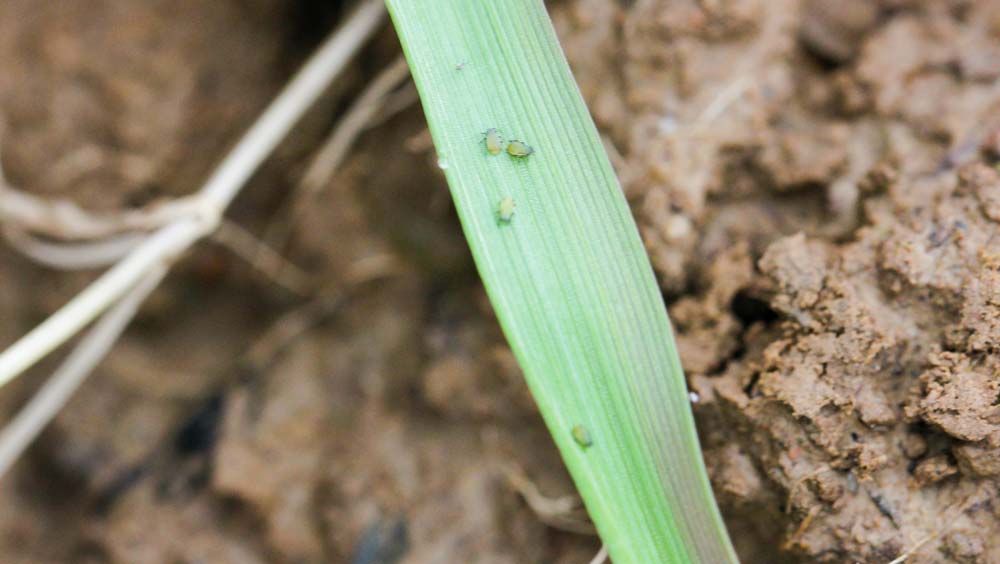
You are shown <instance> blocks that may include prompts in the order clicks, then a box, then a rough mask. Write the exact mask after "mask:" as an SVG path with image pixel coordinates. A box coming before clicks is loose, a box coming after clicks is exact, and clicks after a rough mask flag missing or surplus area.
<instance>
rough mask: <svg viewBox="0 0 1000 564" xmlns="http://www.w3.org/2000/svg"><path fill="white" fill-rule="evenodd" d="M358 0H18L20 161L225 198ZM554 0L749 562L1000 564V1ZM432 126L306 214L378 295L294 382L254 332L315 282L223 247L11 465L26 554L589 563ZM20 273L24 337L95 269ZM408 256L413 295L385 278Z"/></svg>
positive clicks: (254, 191) (382, 151) (334, 319)
mask: <svg viewBox="0 0 1000 564" xmlns="http://www.w3.org/2000/svg"><path fill="white" fill-rule="evenodd" d="M320 4H323V5H324V6H327V7H326V8H324V9H320V8H318V6H319V5H320ZM337 4H338V3H336V2H325V3H324V2H318V3H310V2H304V1H303V2H298V3H296V2H281V1H279V0H252V1H250V0H223V1H219V2H200V1H195V0H185V1H182V2H165V1H158V0H148V1H146V2H128V3H123V2H113V1H111V0H102V1H99V2H87V3H84V2H63V1H55V0H49V1H39V0H9V1H6V2H3V3H2V4H0V44H2V45H3V46H4V49H0V68H3V69H5V72H4V74H2V75H0V109H2V111H3V113H4V119H5V123H6V125H7V127H6V130H5V132H4V140H3V148H4V152H3V158H4V165H5V169H6V171H7V173H8V175H9V176H10V177H11V179H12V180H13V181H14V182H15V183H17V184H18V185H20V186H23V187H25V188H26V189H31V190H33V191H35V192H38V193H42V194H45V195H49V196H64V197H70V198H73V199H75V200H76V201H78V202H79V203H80V204H81V205H86V206H88V207H90V208H94V209H105V210H106V209H114V208H117V207H119V206H120V205H123V204H135V203H143V202H147V201H151V200H154V199H156V198H157V197H162V196H165V195H177V194H183V193H186V192H188V191H190V190H191V189H192V187H193V186H194V185H196V183H197V181H198V179H200V178H202V177H203V176H204V174H205V172H206V171H207V170H209V168H210V167H211V165H212V163H213V162H214V160H215V158H216V157H217V155H219V154H220V153H221V151H223V150H224V148H225V147H226V146H227V144H228V143H230V142H232V140H233V139H234V138H235V136H236V135H238V133H239V131H240V130H241V129H242V128H243V127H245V126H246V124H247V123H249V121H250V120H251V119H252V118H253V115H254V113H255V112H256V111H257V110H258V109H259V108H260V107H261V106H262V105H263V104H264V103H266V101H267V100H268V99H269V97H270V96H272V95H273V94H274V92H275V90H276V89H277V88H278V87H279V86H280V84H281V83H282V81H283V80H284V79H285V78H286V77H287V76H288V73H289V72H290V69H291V68H294V65H295V62H296V61H300V60H301V58H302V56H303V55H304V54H305V53H307V52H308V49H309V48H310V47H311V46H312V45H313V44H314V43H315V41H316V40H318V38H319V37H320V33H321V32H322V30H323V29H328V28H329V27H331V26H332V25H333V24H334V22H335V20H336V18H337V17H338V15H339V13H340V12H338V9H337V8H336V6H337ZM549 5H550V9H551V10H552V13H553V19H554V22H555V24H556V27H557V30H558V32H559V35H560V38H561V40H562V41H563V45H564V48H565V50H566V54H567V57H568V58H569V60H570V63H571V65H572V66H573V69H574V72H575V74H576V77H577V79H578V81H579V83H580V86H581V89H582V91H583V93H584V96H585V97H586V99H587V102H588V104H589V106H590V108H591V110H592V112H593V114H594V116H595V119H596V121H597V123H598V126H599V128H600V129H601V131H602V133H603V134H604V136H605V141H606V144H607V147H608V148H609V152H610V153H611V154H612V157H613V161H614V164H615V166H616V168H617V170H618V173H619V175H620V178H621V180H622V183H623V188H624V189H625V191H626V194H627V196H628V198H629V201H630V203H631V204H632V206H633V210H634V212H635V214H636V216H637V220H638V222H639V226H640V229H641V231H642V234H643V237H644V240H645V242H646V246H647V249H648V251H649V254H650V257H651V259H652V261H653V264H654V267H655V269H656V272H657V275H658V277H659V280H660V282H661V285H662V288H663V292H664V296H665V297H666V299H667V302H668V306H669V309H670V314H671V317H672V319H673V321H674V324H675V328H676V334H677V339H678V344H679V346H680V349H681V356H682V358H683V361H684V365H685V367H686V369H687V372H688V378H689V382H690V385H691V388H692V390H693V391H694V392H695V393H696V398H697V403H696V404H695V406H694V407H695V413H696V416H697V418H698V423H699V430H700V432H701V434H702V440H703V446H704V453H705V459H706V463H707V465H708V468H709V471H710V474H711V477H712V481H713V484H714V486H715V490H716V494H717V497H718V499H719V501H720V504H721V505H722V507H723V511H724V513H725V516H726V518H727V521H728V523H729V525H730V529H731V531H732V534H733V538H734V541H735V543H736V544H737V546H738V549H739V552H740V555H741V558H742V560H743V561H744V562H748V563H768V564H769V563H776V562H865V563H888V562H890V561H892V560H894V559H896V558H899V557H900V556H902V555H904V554H906V555H907V560H906V562H910V563H924V564H928V563H942V562H945V563H947V562H957V563H983V564H995V563H1000V541H997V540H996V539H998V538H1000V499H998V493H997V492H998V489H997V488H998V479H1000V346H998V342H1000V173H998V163H1000V86H998V85H1000V2H997V1H995V0H981V1H971V0H871V1H866V0H844V1H841V2H836V3H831V2H822V1H819V0H773V1H771V0H714V1H704V0H702V1H695V0H670V1H667V0H627V1H626V0H621V1H619V2H609V1H606V0H562V1H559V2H551V3H549ZM330 6H333V8H330ZM831 6H832V7H831ZM177 21H184V22H188V25H182V26H179V25H174V23H175V22H177ZM308 24H311V25H308ZM310 38H311V39H310ZM85 52H91V53H98V54H100V55H101V56H98V57H84V56H81V55H80V54H81V53H85ZM397 53H398V46H397V45H396V43H395V40H394V38H393V35H392V32H391V30H390V29H388V28H385V29H383V30H382V31H381V32H380V33H379V36H378V37H377V38H376V39H375V40H374V42H373V43H372V44H371V45H369V46H368V47H367V48H366V49H365V51H364V53H363V55H362V57H360V59H359V61H358V62H357V63H356V64H354V65H353V67H352V69H351V71H350V72H349V73H348V74H347V76H346V77H345V79H344V80H343V81H341V82H340V83H339V84H338V86H337V87H335V88H334V89H333V92H331V94H330V96H329V99H328V100H326V101H325V102H324V103H323V104H322V105H321V107H320V108H318V109H317V110H316V111H315V112H314V115H313V116H312V117H311V118H310V120H308V122H307V124H306V126H305V127H304V128H302V129H300V130H299V131H298V132H297V133H296V136H295V137H294V138H293V139H292V140H290V142H289V144H288V145H287V146H285V147H283V148H282V150H281V151H280V152H279V155H278V156H277V158H276V159H275V160H274V161H273V162H272V163H270V164H269V165H268V166H267V167H266V168H265V169H264V170H263V171H262V173H261V174H260V175H259V176H258V178H256V179H255V181H254V183H252V185H251V186H250V187H249V188H248V191H247V193H246V194H245V196H244V197H241V199H240V201H239V202H238V204H237V208H236V209H235V210H234V214H233V217H234V219H235V220H236V221H237V222H239V223H241V224H242V225H244V226H246V227H247V228H248V229H250V230H252V231H254V232H257V233H261V232H263V231H264V230H265V228H266V227H267V226H268V225H269V224H270V222H271V221H273V220H274V217H273V215H274V210H275V209H280V206H279V205H278V204H280V203H281V202H280V195H281V194H283V193H287V191H288V189H289V188H290V187H291V186H292V185H293V184H294V182H295V180H296V178H297V176H296V175H297V174H298V172H297V171H298V170H299V169H300V168H301V167H302V165H303V163H304V162H305V160H306V158H307V157H308V155H309V151H311V150H312V149H313V148H314V147H315V146H316V144H317V143H318V142H319V140H320V139H321V138H322V136H323V135H324V134H325V133H326V131H327V130H328V129H329V127H330V126H331V125H332V124H333V123H334V122H335V118H336V116H338V115H340V114H341V113H342V111H343V109H344V108H345V107H346V105H347V104H349V103H350V101H351V100H352V99H353V97H354V96H356V95H357V92H358V91H359V90H360V89H361V88H363V86H364V84H365V83H366V82H367V80H370V78H371V77H372V76H373V75H374V74H375V72H377V70H378V69H379V68H381V67H382V66H383V65H384V64H387V63H388V62H389V61H391V60H392V58H393V57H395V56H396V54H397ZM424 131H425V126H424V124H423V118H422V115H421V114H420V111H419V108H416V107H413V108H410V109H409V110H407V111H405V112H403V113H401V114H400V115H398V116H396V117H394V118H392V119H390V120H388V121H386V122H385V123H382V124H380V125H378V126H377V127H375V128H374V129H372V130H371V131H369V132H368V133H366V134H365V135H364V136H363V137H362V139H361V140H360V142H359V144H358V146H357V147H356V148H355V150H354V151H353V152H352V155H351V158H350V159H348V162H347V163H345V165H344V166H343V168H342V170H341V171H340V172H339V173H338V174H337V177H336V178H335V180H334V182H333V183H332V185H331V186H330V187H329V188H328V189H327V191H326V193H325V194H324V195H323V198H324V200H322V201H323V202H333V203H332V204H330V205H326V204H323V205H314V206H311V207H310V208H309V209H308V210H307V212H306V214H305V216H304V217H303V218H302V221H301V223H299V224H298V225H297V226H296V229H294V231H293V233H292V238H291V244H290V245H289V247H288V249H287V251H288V255H289V257H290V258H291V259H292V260H294V261H295V262H296V263H298V264H301V265H303V266H304V267H306V268H308V269H309V271H310V272H313V273H315V274H317V275H318V276H320V277H322V278H323V279H324V280H325V281H326V282H327V284H328V285H329V287H330V288H332V289H334V290H336V291H337V292H339V293H340V295H342V296H343V299H342V300H340V301H339V302H337V305H336V307H335V308H333V310H332V315H330V316H328V318H327V321H326V322H325V323H324V324H322V325H320V326H318V327H317V328H316V329H315V330H314V331H311V332H309V333H308V334H307V335H306V336H305V337H303V338H302V339H299V340H298V341H296V342H295V343H294V344H293V345H292V346H291V347H290V348H289V349H287V350H285V351H283V352H282V353H281V354H278V355H276V356H275V357H274V358H271V359H269V360H268V362H266V363H263V364H251V365H248V364H247V363H246V362H245V358H246V357H245V352H246V349H247V347H248V343H253V342H255V340H256V339H258V338H259V337H260V336H261V335H262V334H264V333H265V331H266V330H267V329H268V327H269V326H270V325H271V323H272V322H273V321H274V320H275V319H277V318H279V317H280V316H281V315H282V314H284V313H287V312H288V311H290V310H292V309H293V308H294V307H296V306H297V305H298V304H299V303H301V301H300V299H299V298H296V297H294V296H289V295H287V294H284V293H282V292H281V291H280V290H278V289H276V288H275V287H274V286H273V285H271V284H270V283H269V282H268V281H267V280H263V279H261V278H260V277H259V276H258V275H257V274H255V273H254V271H252V270H251V269H250V268H249V267H247V266H246V265H244V264H243V263H241V262H240V261H239V260H237V259H235V258H234V257H232V256H231V255H230V254H228V253H227V252H226V251H224V250H220V249H218V248H215V247H213V246H211V245H202V246H200V247H199V248H198V250H196V251H195V252H194V253H193V254H192V256H191V257H189V258H188V259H187V260H185V261H184V262H183V263H182V264H181V265H179V268H178V269H177V272H176V273H175V275H173V276H172V277H171V279H170V280H169V281H168V283H167V284H166V285H165V286H164V288H162V289H161V290H160V291H158V293H157V294H156V295H154V297H153V299H152V301H151V303H150V304H149V305H148V307H147V308H146V309H145V310H144V312H143V313H142V315H141V316H140V318H139V319H138V322H137V323H136V325H135V326H134V327H133V328H132V329H131V331H130V332H129V333H128V334H127V335H126V336H125V338H124V339H123V340H122V342H121V344H120V346H119V347H118V348H117V349H116V350H115V351H114V353H113V354H112V355H111V356H110V357H109V359H108V361H107V362H106V363H105V364H104V365H102V367H101V368H100V370H98V372H97V373H96V374H95V375H94V377H93V379H92V380H90V381H89V382H88V383H87V385H86V386H85V387H84V388H83V389H82V390H81V392H80V394H79V395H78V396H77V397H76V398H75V399H74V400H73V402H72V403H71V404H70V405H69V406H68V407H67V409H66V410H65V411H64V412H63V413H62V414H60V416H59V418H58V419H57V420H56V421H55V422H54V424H53V425H52V427H51V428H50V429H49V431H48V432H47V433H46V434H45V436H43V437H42V439H41V441H40V442H39V443H38V444H37V445H36V446H35V447H34V448H33V449H32V451H31V452H30V453H29V454H28V456H27V457H26V459H25V460H24V461H22V462H21V463H20V464H19V466H18V467H17V468H16V469H15V471H14V473H13V474H12V476H11V479H5V480H3V481H2V482H0V508H2V510H0V553H2V554H3V555H4V558H3V560H4V561H5V562H24V563H27V562H86V563H105V562H108V563H130V564H131V563H175V562H213V563H215V562H220V563H226V562H232V563H254V562H289V563H291V562H351V563H354V564H376V563H386V564H387V563H396V562H399V563H405V564H425V563H426V564H437V563H440V562H477V563H479V562H482V563H488V564H493V563H495V564H513V563H520V562H546V563H553V564H576V563H580V562H587V561H589V558H590V557H591V556H592V555H593V554H594V553H595V552H596V550H597V548H598V543H597V541H596V540H595V539H594V538H593V537H592V536H589V535H586V534H580V533H581V532H584V531H585V530H586V527H580V526H578V525H579V523H576V524H575V525H574V526H568V524H567V522H566V520H565V519H563V520H560V516H558V515H551V514H550V515H544V514H543V515H540V514H539V513H537V512H536V511H533V510H532V509H531V508H530V507H529V506H528V505H527V503H526V502H525V499H524V496H523V495H521V493H523V491H524V488H523V487H522V488H520V489H521V493H518V491H516V490H517V489H518V488H515V487H513V486H512V483H513V481H512V480H510V479H508V478H509V474H508V473H507V470H505V469H509V468H510V467H511V464H513V465H514V466H515V467H516V468H518V469H519V471H520V472H521V473H523V475H524V476H527V477H528V478H530V481H531V483H533V484H534V485H535V486H537V488H538V490H539V491H540V492H541V493H542V494H543V495H545V496H549V497H553V498H554V497H557V496H560V495H563V494H569V493H571V492H572V485H571V483H570V482H569V481H568V478H567V477H566V475H565V473H564V472H563V470H562V467H561V464H560V462H559V460H558V456H557V454H556V453H555V451H554V448H553V446H552V445H551V441H550V439H549V438H548V436H547V434H546V432H545V430H544V428H543V426H542V424H541V421H540V419H539V417H538V416H537V413H536V411H535V408H534V406H533V404H532V402H531V399H530V396H529V395H528V393H527V391H526V389H525V386H524V384H523V382H522V380H521V376H520V374H519V372H518V369H517V366H516V363H515V362H514V361H513V358H512V356H511V354H510V351H509V350H508V349H507V347H506V345H505V344H504V342H503V339H502V335H501V334H500V332H499V330H498V328H497V326H496V322H495V320H494V319H493V318H492V314H491V312H490V308H489V306H488V304H487V303H486V300H485V297H484V295H483V293H482V290H481V289H480V287H479V283H478V281H477V278H476V276H475V272H474V268H473V265H472V263H471V260H470V258H469V256H468V253H467V250H466V248H465V243H464V241H463V239H462V236H461V232H460V230H459V228H458V226H457V222H456V220H455V218H454V213H453V211H452V210H451V208H450V203H449V200H448V195H447V191H446V188H445V187H444V183H443V179H442V177H441V175H440V172H439V171H438V170H437V168H436V167H435V166H434V162H435V159H434V155H433V148H432V147H431V146H430V144H429V142H428V138H427V137H426V135H425V133H424ZM15 140H16V141H15ZM54 158H55V161H53V159H54ZM331 241H336V244H335V245H331ZM0 253H2V255H0V256H2V260H0V315H2V319H3V323H0V338H2V339H3V341H4V342H10V341H11V340H13V339H14V338H15V337H16V335H18V334H20V333H23V332H24V331H25V330H27V329H28V328H30V327H31V326H32V325H33V324H34V323H35V322H37V321H38V320H39V319H41V318H42V317H43V316H44V315H45V314H46V312H49V311H52V310H53V309H54V308H55V307H57V306H58V305H59V304H60V303H62V302H63V301H64V300H65V299H66V298H67V297H68V296H70V295H72V293H73V292H74V291H76V290H78V289H79V287H80V286H81V285H82V283H83V282H84V280H85V278H86V277H85V276H76V275H73V276H68V275H63V274H58V275H55V274H52V273H51V272H48V271H44V270H42V269H39V268H37V267H35V266H33V265H30V264H29V263H27V262H26V261H24V260H23V259H20V258H18V257H16V256H15V255H14V254H13V253H12V252H11V251H10V250H9V249H3V250H0ZM373 256H380V257H391V258H392V259H393V264H395V265H396V266H395V267H394V269H393V271H392V274H391V276H388V277H387V278H385V279H382V280H380V281H377V282H374V283H368V284H363V285H358V284H356V283H355V282H352V280H353V278H352V277H351V275H350V272H352V269H353V268H354V267H355V266H356V265H358V264H361V263H364V261H365V260H368V259H370V258H371V257H373ZM41 372H44V370H42V371H40V373H39V374H38V375H34V376H32V377H31V378H29V379H27V380H25V381H24V382H20V383H18V385H17V386H16V387H15V388H13V389H12V390H11V391H8V390H5V393H4V394H3V395H2V396H0V411H2V412H3V413H5V414H9V413H11V412H12V411H13V409H14V408H15V407H16V406H17V405H18V403H19V402H20V401H21V400H23V398H25V397H27V395H28V394H29V393H30V392H31V391H32V390H33V389H34V388H35V387H37V385H38V383H39V380H38V378H39V376H41ZM563 517H564V516H563ZM565 529H570V530H571V531H566V530H565Z"/></svg>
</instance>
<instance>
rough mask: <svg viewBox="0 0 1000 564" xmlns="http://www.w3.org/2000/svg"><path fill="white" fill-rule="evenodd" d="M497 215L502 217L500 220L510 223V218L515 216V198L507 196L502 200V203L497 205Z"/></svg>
mask: <svg viewBox="0 0 1000 564" xmlns="http://www.w3.org/2000/svg"><path fill="white" fill-rule="evenodd" d="M497 215H498V216H499V217H500V221H502V222H504V223H510V219H511V218H512V217H514V198H511V197H510V196H507V197H505V198H504V199H502V200H500V205H499V206H497Z"/></svg>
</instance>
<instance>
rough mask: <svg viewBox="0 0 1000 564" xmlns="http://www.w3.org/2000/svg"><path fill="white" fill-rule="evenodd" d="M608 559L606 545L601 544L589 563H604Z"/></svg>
mask: <svg viewBox="0 0 1000 564" xmlns="http://www.w3.org/2000/svg"><path fill="white" fill-rule="evenodd" d="M607 560H608V545H606V544H605V545H601V550H599V551H598V552H597V555H595V556H594V559H593V560H591V561H590V564H604V563H605V562H606V561H607Z"/></svg>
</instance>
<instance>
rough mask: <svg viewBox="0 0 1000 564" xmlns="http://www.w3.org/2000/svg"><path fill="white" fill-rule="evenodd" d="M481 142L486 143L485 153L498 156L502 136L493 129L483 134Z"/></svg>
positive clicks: (500, 150)
mask: <svg viewBox="0 0 1000 564" xmlns="http://www.w3.org/2000/svg"><path fill="white" fill-rule="evenodd" d="M483 142H484V143H486V151H487V152H489V154H491V155H499V154H500V153H501V152H502V151H503V145H504V143H503V136H502V135H500V132H499V131H498V130H497V129H496V128H495V127H491V128H489V129H487V130H486V132H485V133H483Z"/></svg>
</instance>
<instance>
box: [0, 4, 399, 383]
mask: <svg viewBox="0 0 1000 564" xmlns="http://www.w3.org/2000/svg"><path fill="white" fill-rule="evenodd" d="M384 16H385V5H384V4H383V2H382V0H366V1H365V2H364V3H363V4H362V5H361V6H360V7H359V8H358V9H357V10H356V11H355V12H354V14H352V15H351V17H350V18H349V19H348V21H347V23H346V24H345V25H344V26H343V27H341V28H340V29H339V30H337V31H336V32H335V33H334V34H333V36H332V37H331V38H330V39H328V40H327V41H326V42H325V43H324V44H323V45H322V46H321V47H320V49H319V50H318V51H317V53H316V54H314V55H313V56H312V58H310V59H309V61H308V62H307V63H306V64H305V66H304V67H303V68H302V69H301V70H300V71H299V72H298V73H297V74H296V75H295V77H294V78H293V79H292V81H291V82H290V83H289V84H288V85H287V86H286V87H285V89H284V90H283V91H282V92H281V93H280V94H279V95H278V97H277V98H276V99H275V100H274V101H273V102H272V103H271V105H270V106H268V108H267V109H266V110H265V111H264V113H263V114H262V115H261V116H260V118H258V120H257V121H256V122H255V123H254V124H253V126H252V127H251V128H250V130H249V131H247V133H246V134H245V135H244V136H243V138H242V139H241V140H240V141H239V143H237V144H236V146H235V147H234V148H233V150H232V151H231V152H230V153H229V154H228V155H227V156H226V158H225V159H224V160H223V161H222V163H221V164H220V165H219V167H218V168H217V169H216V170H215V172H214V173H213V174H212V175H211V176H210V177H209V179H208V180H207V181H206V183H205V185H204V186H203V187H202V188H201V190H200V191H199V192H198V193H197V195H196V196H194V199H193V200H191V201H193V202H197V205H195V206H193V207H192V210H191V211H190V213H189V214H188V215H187V216H185V217H183V218H181V219H178V220H176V221H174V222H172V223H170V224H169V225H167V226H165V227H162V228H160V229H159V230H158V231H156V232H155V233H153V234H152V235H150V236H149V237H148V238H147V239H146V240H145V241H143V243H142V244H141V245H139V246H137V247H136V248H134V249H133V250H132V252H130V253H129V254H128V255H127V256H126V257H125V258H123V259H122V260H121V262H119V263H118V264H116V265H115V266H114V267H112V268H111V269H110V270H109V271H108V272H106V273H105V274H104V275H103V276H101V277H100V278H99V279H98V280H97V281H95V282H94V283H93V284H91V285H90V286H89V287H88V288H86V289H85V290H84V291H83V292H81V293H80V294H79V295H77V296H76V297H75V298H74V299H73V300H71V301H70V302H69V303H68V304H66V305H65V306H63V308H62V309H60V310H59V311H58V312H56V313H55V314H53V315H52V316H51V317H49V319H47V320H46V321H44V322H43V323H42V324H41V325H39V326H38V327H36V328H35V329H33V330H32V331H31V332H29V333H28V334H27V335H25V336H24V337H22V338H21V339H20V340H19V341H17V342H16V343H14V344H13V345H12V346H11V347H10V348H8V349H7V350H6V351H4V352H3V353H0V386H2V385H4V384H6V383H7V382H9V381H10V380H12V379H13V378H15V377H17V376H18V375H19V374H21V372H23V371H24V370H25V369H27V368H28V367H30V366H32V365H33V364H34V363H36V362H37V361H38V360H39V359H41V358H42V357H44V356H45V355H46V354H48V353H50V352H51V351H52V350H54V349H55V348H56V347H58V346H59V345H61V344H62V343H64V342H66V340H68V339H69V338H70V337H72V336H73V335H75V334H76V333H77V332H79V331H80V330H81V329H82V328H83V327H85V326H87V325H88V324H89V323H90V322H91V321H93V320H94V319H95V318H96V317H97V316H99V315H100V314H101V313H102V312H104V311H105V310H106V309H107V308H108V307H110V306H111V305H112V304H114V303H115V302H117V301H118V300H120V299H121V298H122V297H123V296H124V295H125V294H126V293H127V292H128V291H129V290H130V289H131V288H133V287H134V286H135V285H136V284H137V283H138V282H139V280H140V279H142V278H144V277H145V276H146V275H147V274H148V273H149V272H151V271H152V270H153V269H154V268H158V267H159V266H160V265H162V264H169V263H170V262H172V261H173V260H174V259H176V258H177V257H178V256H180V255H181V254H182V253H183V252H184V251H185V250H187V248H188V247H190V246H191V245H192V244H193V243H194V242H195V241H197V240H198V239H200V238H201V237H204V236H205V235H207V234H208V233H211V232H212V231H214V230H215V229H216V228H217V227H218V225H219V222H220V220H221V217H222V213H223V211H224V210H225V208H226V207H227V206H228V205H229V203H230V202H231V201H232V199H233V198H234V197H236V195H237V194H238V193H239V191H240V189H241V188H242V187H243V186H244V184H245V183H246V181H247V180H248V179H249V178H250V176H251V175H252V174H253V173H254V172H255V171H256V170H257V168H258V167H259V166H260V164H261V163H262V162H263V161H264V159H265V158H266V157H267V156H268V155H269V154H270V153H271V151H272V150H273V149H274V148H275V147H276V146H277V144H278V143H279V142H280V141H281V139H283V138H284V137H285V135H286V134H287V133H288V132H289V131H290V130H291V128H292V126H293V125H294V124H295V123H296V122H297V121H298V119H299V118H300V117H302V115H303V114H304V113H305V111H306V110H307V109H308V108H309V107H310V106H312V105H313V103H314V102H315V101H316V99H317V98H318V97H319V96H320V94H322V92H323V91H324V90H325V89H326V87H327V86H328V85H329V83H330V82H331V81H332V80H333V79H334V78H335V77H336V76H337V75H339V73H340V72H341V71H342V70H343V68H344V67H345V66H346V64H347V61H348V60H350V58H351V57H352V56H353V55H354V54H355V53H356V52H357V50H358V49H359V48H360V46H361V44H362V43H363V42H364V40H365V39H367V38H368V37H369V36H370V35H371V33H372V32H373V31H374V30H375V28H376V27H377V26H378V24H379V23H381V21H382V20H383V17H384ZM9 194H10V191H9V189H4V190H3V195H4V196H7V195H9ZM0 200H2V199H0Z"/></svg>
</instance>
